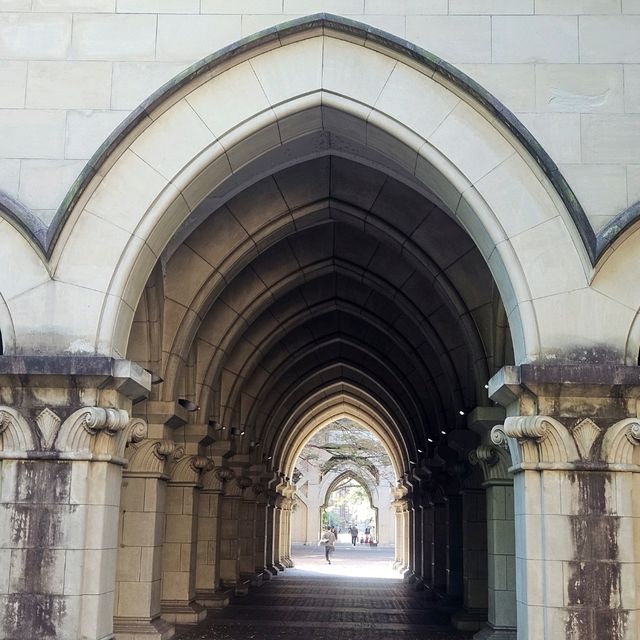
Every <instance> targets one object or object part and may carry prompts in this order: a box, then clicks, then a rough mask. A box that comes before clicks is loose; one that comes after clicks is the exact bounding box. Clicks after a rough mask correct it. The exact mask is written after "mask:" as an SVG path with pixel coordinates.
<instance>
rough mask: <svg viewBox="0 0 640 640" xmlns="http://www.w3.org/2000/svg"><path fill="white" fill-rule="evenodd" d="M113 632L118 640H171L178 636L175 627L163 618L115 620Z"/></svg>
mask: <svg viewBox="0 0 640 640" xmlns="http://www.w3.org/2000/svg"><path fill="white" fill-rule="evenodd" d="M113 632H114V633H115V634H116V637H117V638H118V640H170V639H171V638H173V636H175V635H176V630H175V629H174V627H173V625H171V624H169V623H168V622H167V621H166V620H163V619H162V618H160V617H158V618H154V619H153V620H149V619H148V618H121V617H115V618H114V619H113Z"/></svg>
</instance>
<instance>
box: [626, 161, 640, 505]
mask: <svg viewBox="0 0 640 640" xmlns="http://www.w3.org/2000/svg"><path fill="white" fill-rule="evenodd" d="M627 196H628V202H629V204H631V203H633V202H638V200H640V164H636V165H629V166H628V167H627ZM638 513H640V512H638Z"/></svg>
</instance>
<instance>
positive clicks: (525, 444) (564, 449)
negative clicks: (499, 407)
mask: <svg viewBox="0 0 640 640" xmlns="http://www.w3.org/2000/svg"><path fill="white" fill-rule="evenodd" d="M502 431H503V432H504V436H506V438H507V442H508V443H509V451H510V452H511V459H512V460H513V464H514V465H515V466H517V465H520V464H523V463H524V464H537V463H567V462H569V463H571V462H576V461H578V460H580V454H579V452H578V447H577V446H576V442H575V440H574V439H573V436H572V434H571V432H570V431H569V430H568V429H567V428H566V427H565V426H564V425H563V424H562V423H560V422H558V421H557V420H556V419H555V418H551V417H549V416H518V417H512V418H507V419H506V420H505V421H504V427H503V428H502ZM491 439H492V441H493V442H494V443H495V442H498V443H499V442H500V440H501V439H502V434H500V428H499V427H494V428H493V429H492V430H491Z"/></svg>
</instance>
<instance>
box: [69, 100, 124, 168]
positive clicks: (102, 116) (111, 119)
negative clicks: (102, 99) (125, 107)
mask: <svg viewBox="0 0 640 640" xmlns="http://www.w3.org/2000/svg"><path fill="white" fill-rule="evenodd" d="M127 114H128V112H126V111H69V112H68V114H67V127H66V132H65V146H64V153H65V157H66V158H69V159H82V160H86V159H88V158H90V157H91V156H92V155H93V154H94V153H95V152H96V151H97V149H98V147H99V146H100V145H101V144H102V143H103V142H104V141H105V140H106V139H107V137H108V136H109V135H110V134H111V133H112V132H113V130H114V129H115V128H116V127H117V126H118V125H119V124H120V123H121V122H122V120H124V118H125V117H126V116H127Z"/></svg>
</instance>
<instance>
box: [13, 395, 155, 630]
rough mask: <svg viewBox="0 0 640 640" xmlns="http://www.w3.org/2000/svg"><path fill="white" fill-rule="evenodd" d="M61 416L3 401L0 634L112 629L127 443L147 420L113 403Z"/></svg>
mask: <svg viewBox="0 0 640 640" xmlns="http://www.w3.org/2000/svg"><path fill="white" fill-rule="evenodd" d="M43 395H46V394H44V393H43ZM64 415H65V412H64V410H63V409H62V408H60V407H55V410H53V409H52V408H48V407H45V408H44V409H42V410H40V411H39V412H38V413H35V415H34V417H33V420H32V421H31V420H29V421H28V420H27V419H26V418H25V417H24V416H23V415H22V414H21V413H19V412H18V411H16V410H15V409H13V408H12V407H8V406H0V434H1V436H0V437H1V440H2V450H1V452H0V457H1V460H2V463H1V469H0V475H1V486H2V497H1V499H2V503H3V504H2V506H3V509H2V510H1V511H0V514H1V515H0V519H1V520H2V522H0V531H1V532H2V533H1V534H0V558H1V559H2V562H3V567H4V569H3V571H2V576H1V578H0V580H2V585H3V588H2V593H3V594H4V595H0V620H1V621H2V623H1V637H3V638H11V639H12V640H32V639H34V638H87V639H91V640H97V639H102V638H106V637H111V636H112V630H113V607H114V595H115V594H114V590H115V574H116V562H117V553H118V521H119V503H120V485H121V481H122V466H123V465H124V464H125V463H126V459H125V457H124V450H125V446H126V444H127V442H129V441H131V440H132V439H134V440H139V439H142V438H143V437H144V436H145V435H146V424H145V423H144V422H143V421H138V420H134V421H131V420H130V419H129V415H128V413H127V411H125V410H124V409H116V408H110V407H83V408H81V409H78V410H76V411H73V412H71V414H70V415H68V417H67V418H66V419H63V418H62V416H64Z"/></svg>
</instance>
